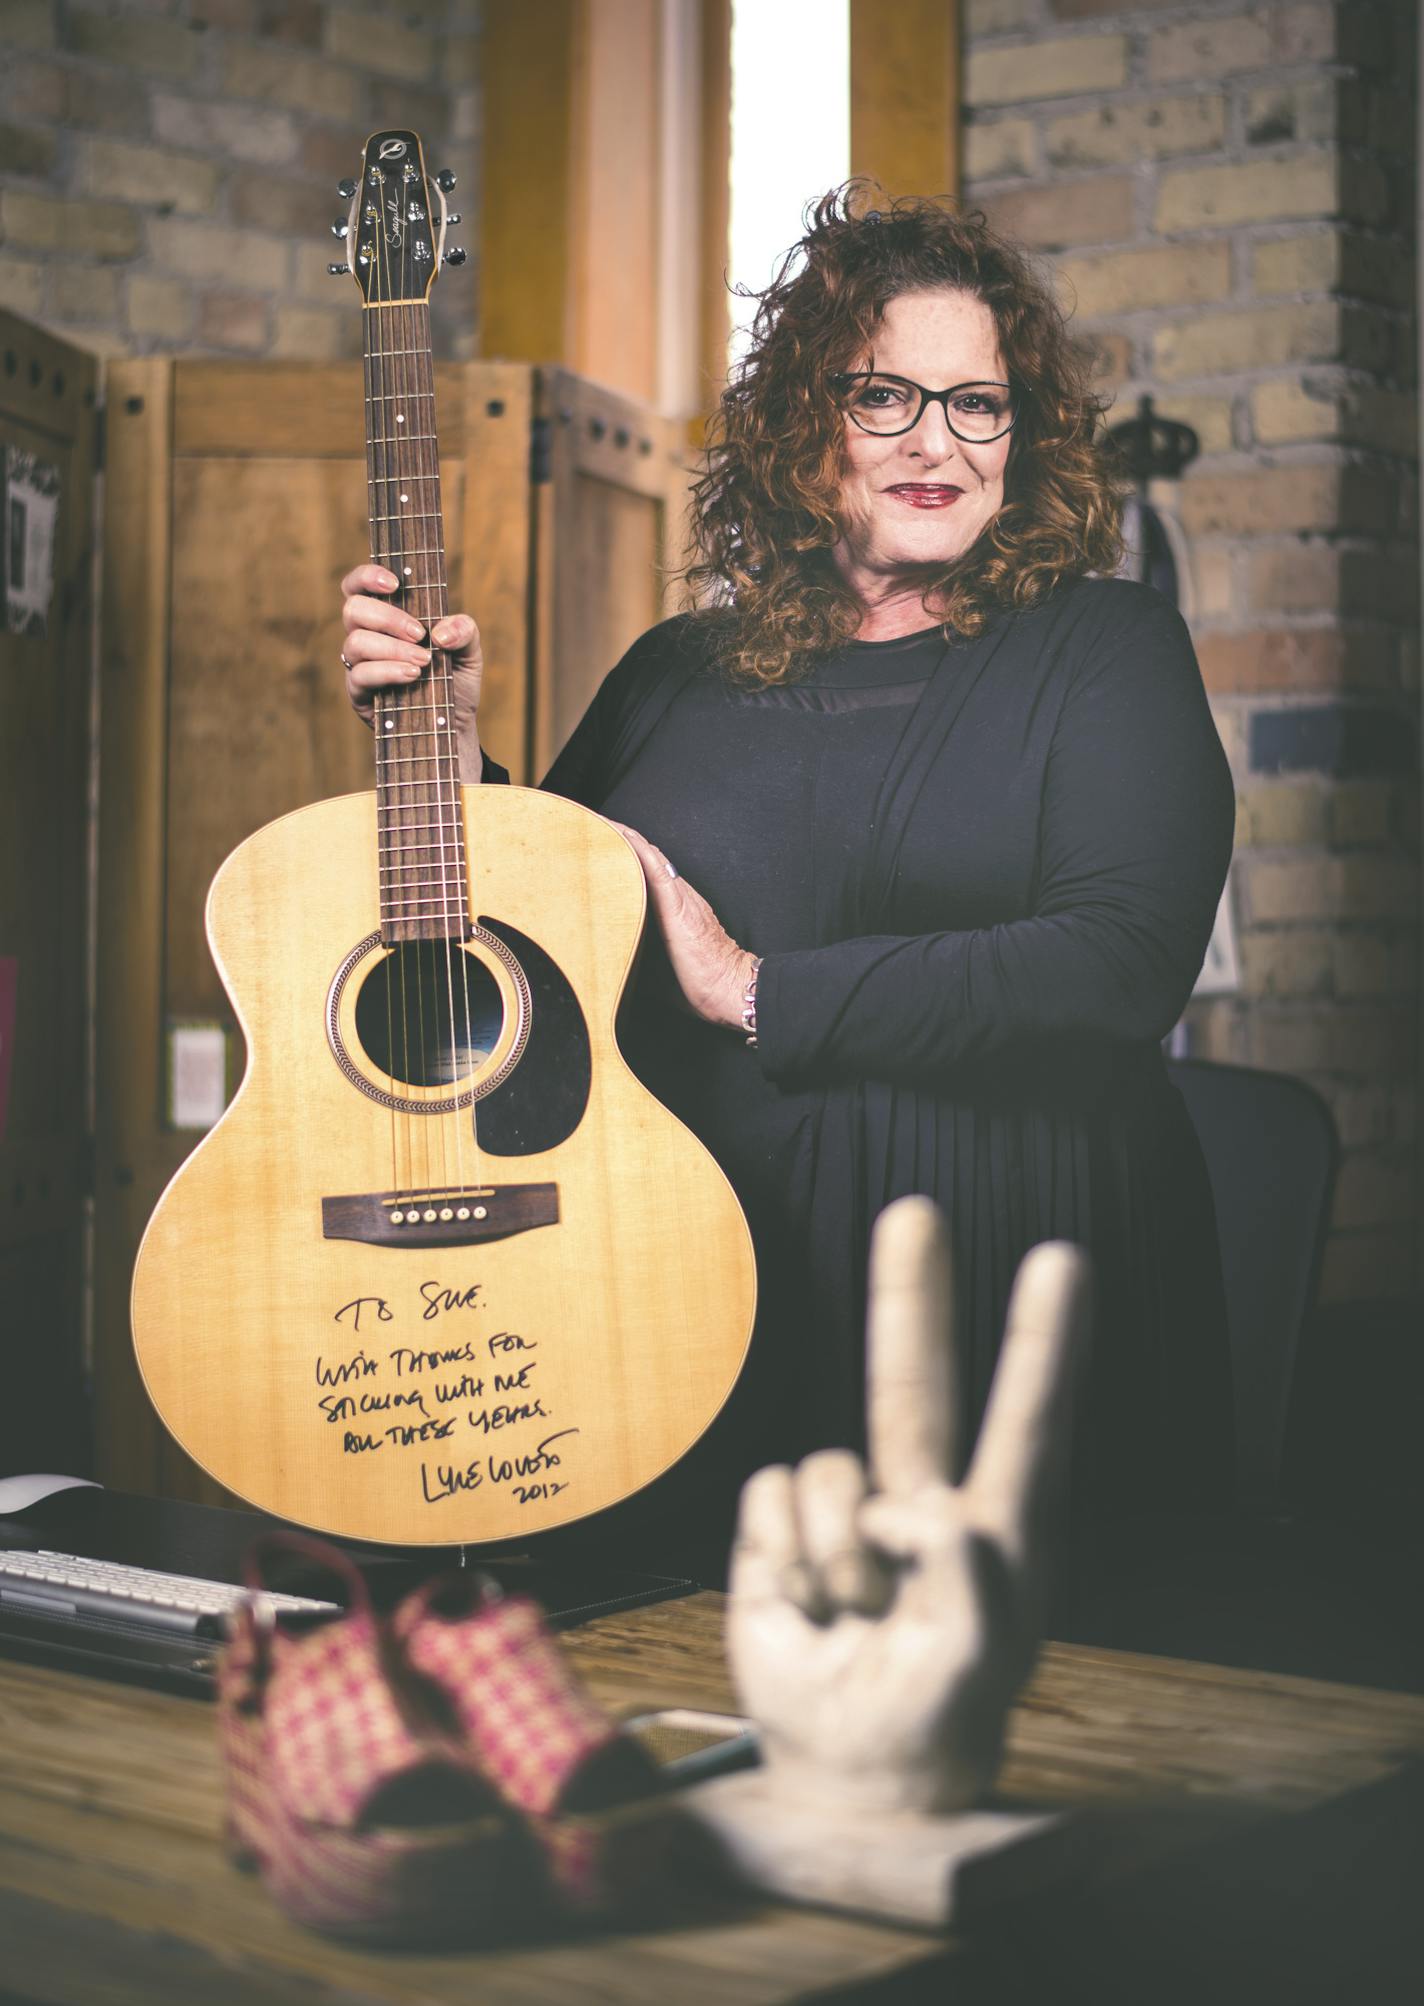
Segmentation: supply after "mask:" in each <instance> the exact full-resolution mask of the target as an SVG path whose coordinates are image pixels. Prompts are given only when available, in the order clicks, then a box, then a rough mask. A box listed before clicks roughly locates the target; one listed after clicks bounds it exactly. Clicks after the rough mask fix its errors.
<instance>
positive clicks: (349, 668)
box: [341, 564, 484, 782]
mask: <svg viewBox="0 0 1424 2006" xmlns="http://www.w3.org/2000/svg"><path fill="white" fill-rule="evenodd" d="M398 582H399V581H398V580H397V578H396V575H395V573H394V572H393V571H387V570H386V569H385V567H384V566H383V565H380V564H358V565H357V566H356V569H355V570H354V571H348V572H347V574H346V576H345V577H344V578H343V579H342V581H341V599H342V605H341V623H342V625H343V627H344V628H345V630H346V641H345V645H344V646H343V648H342V650H341V658H342V660H343V661H344V662H345V664H346V694H347V696H348V697H350V699H351V704H352V708H353V709H354V710H355V712H356V715H357V716H358V717H360V718H363V719H364V720H365V722H366V723H367V724H370V722H371V720H372V715H373V712H374V707H375V701H376V692H377V691H378V690H384V689H398V688H400V686H401V685H402V684H404V683H411V682H414V681H415V680H416V678H417V677H418V676H420V675H421V674H422V673H423V672H424V670H425V669H426V668H427V666H428V665H429V662H430V648H429V647H428V646H427V645H426V636H425V629H424V628H423V627H422V625H421V623H420V622H419V620H417V619H415V618H413V616H412V615H411V614H409V613H406V612H404V611H402V609H401V608H400V607H399V606H392V605H391V604H390V603H389V595H390V594H391V593H392V592H394V591H395V589H396V586H397V583H398ZM430 640H432V641H433V642H434V644H435V646H436V647H437V648H441V649H444V650H446V651H447V652H448V654H449V658H450V688H451V693H452V698H453V702H454V709H455V740H456V744H457V745H458V746H459V750H460V778H461V779H462V780H463V781H466V782H469V781H475V780H478V779H479V777H480V772H481V769H482V767H483V763H484V762H483V758H482V756H481V753H480V739H479V730H478V727H477V723H476V718H477V713H478V711H479V704H480V680H481V677H482V676H483V674H484V657H483V655H482V654H481V652H480V633H479V629H478V627H476V625H475V623H474V621H473V620H472V619H471V618H470V616H469V614H468V613H446V614H445V615H444V616H443V618H441V619H439V620H437V621H436V623H435V626H434V628H433V630H432V632H431V634H430Z"/></svg>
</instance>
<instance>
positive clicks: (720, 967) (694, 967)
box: [610, 818, 754, 1030]
mask: <svg viewBox="0 0 1424 2006" xmlns="http://www.w3.org/2000/svg"><path fill="white" fill-rule="evenodd" d="M610 819H611V818H610ZM613 827H614V828H615V829H617V830H618V832H619V834H620V835H623V836H626V837H627V838H628V841H629V842H630V843H631V844H632V845H633V848H634V850H635V852H636V853H637V858H638V862H639V863H640V864H641V865H642V866H643V876H644V878H645V879H646V880H647V886H648V897H649V898H650V899H651V900H652V904H653V912H654V914H655V915H656V917H657V922H658V930H659V932H660V933H661V934H662V937H663V942H664V945H665V946H666V948H667V952H668V960H669V961H670V962H671V963H672V972H673V974H674V975H675V976H676V977H677V980H678V985H679V987H680V988H681V990H682V993H683V995H684V997H685V998H686V999H687V1005H688V1008H689V1009H690V1010H691V1011H692V1012H693V1014H694V1015H695V1016H698V1017H701V1018H703V1019H705V1021H706V1022H707V1023H709V1024H725V1025H726V1026H728V1027H729V1028H730V1029H735V1030H740V1029H741V1027H742V1005H743V1001H744V999H745V997H746V993H747V984H748V983H749V982H750V981H751V979H752V966H753V962H754V956H752V955H750V954H748V953H747V951H746V949H745V948H744V947H738V945H737V943H736V941H734V940H733V939H732V938H731V936H730V935H729V934H728V933H727V931H726V929H725V928H724V927H723V925H722V922H721V921H720V920H719V919H718V917H717V915H716V913H715V912H713V910H712V908H711V906H710V905H708V903H707V901H706V899H705V898H703V896H702V894H701V892H699V891H697V890H695V889H694V887H693V886H692V885H690V884H689V883H688V882H687V879H686V878H684V877H679V875H678V873H677V872H676V870H674V868H673V866H672V865H671V864H670V863H669V862H668V860H667V858H666V857H665V856H664V855H663V853H662V851H661V850H660V849H658V848H657V847H656V845H655V844H653V843H650V842H649V841H648V839H647V837H646V836H640V835H639V834H638V832H637V830H636V829H630V828H628V827H627V826H626V825H625V824H624V823H622V822H614V823H613Z"/></svg>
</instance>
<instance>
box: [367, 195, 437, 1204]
mask: <svg viewBox="0 0 1424 2006" xmlns="http://www.w3.org/2000/svg"><path fill="white" fill-rule="evenodd" d="M387 199H388V198H387V190H386V183H385V181H384V180H382V182H381V194H380V202H379V208H380V211H381V213H380V215H379V218H378V221H377V230H378V232H379V236H380V242H381V247H382V251H383V254H384V257H385V262H386V272H387V285H386V297H387V299H388V300H397V299H399V298H400V297H401V294H400V293H399V292H398V291H397V289H396V286H397V276H393V275H392V272H391V265H392V259H391V254H390V241H389V238H388V237H387V235H386V216H385V207H386V202H387ZM397 202H398V203H399V198H397ZM399 213H400V212H399V206H398V207H397V215H399ZM398 276H403V275H398ZM397 311H399V309H397ZM390 318H391V316H390V314H388V313H383V314H382V318H381V328H382V332H383V333H385V332H386V331H387V329H388V323H389V320H390ZM396 344H397V351H399V349H400V348H401V347H402V346H403V345H404V344H403V343H402V341H401V337H400V334H399V331H397V334H396ZM388 363H389V358H388V357H386V356H384V355H383V357H382V366H381V402H380V407H379V410H380V429H381V437H382V438H383V439H384V440H385V441H386V471H387V473H388V474H389V475H391V484H392V486H393V487H394V489H395V492H396V494H397V495H399V494H400V492H401V490H402V489H403V488H404V486H405V482H404V481H403V479H402V478H401V476H402V474H403V472H404V471H405V451H404V447H405V435H404V434H402V433H401V432H400V430H399V428H398V425H397V423H396V420H398V419H401V418H403V416H404V414H403V413H402V412H400V411H399V410H397V411H395V412H393V411H392V408H391V407H392V406H393V405H398V404H399V403H400V401H401V388H402V384H401V372H402V368H403V364H402V362H401V361H400V360H397V362H396V365H395V372H394V376H392V374H391V371H390V368H389V366H388ZM397 441H400V443H399V444H397ZM391 513H392V515H393V516H394V517H395V518H396V529H395V537H394V547H395V557H396V562H395V563H394V564H393V565H392V567H391V568H392V570H393V571H394V572H395V574H396V577H397V580H398V584H397V587H396V590H397V593H398V595H399V598H400V600H401V602H402V605H403V607H404V610H405V611H406V612H407V613H409V614H412V615H413V614H414V613H415V611H416V609H415V607H414V606H412V605H411V604H410V601H411V599H412V598H414V597H419V596H422V595H421V594H420V588H419V586H418V585H417V584H416V582H415V576H414V569H413V567H412V566H411V565H409V564H407V563H406V556H407V552H406V541H407V539H406V534H405V527H404V524H403V522H402V521H401V519H400V517H399V514H398V512H397V510H395V509H392V511H391ZM407 574H409V575H410V581H411V582H410V583H409V584H407V583H406V577H407ZM423 680H424V679H423V678H418V679H417V681H416V682H415V684H413V685H411V684H407V685H406V686H405V687H404V688H403V690H402V715H403V716H404V718H405V720H406V722H407V723H410V722H411V720H412V719H413V718H414V717H416V716H417V715H418V712H417V711H416V707H415V706H416V703H417V702H418V698H417V696H416V694H415V693H416V691H418V690H419V688H420V683H421V681H423ZM401 787H402V790H403V792H404V793H405V795H406V796H407V797H410V798H408V800H407V803H406V806H407V810H408V815H409V819H408V820H407V817H406V816H398V817H397V820H398V821H401V822H405V823H406V825H407V826H412V825H413V824H414V821H415V816H416V813H417V812H419V814H420V817H421V819H422V821H425V820H427V819H428V816H429V808H428V806H424V807H422V808H421V809H420V810H419V811H417V810H416V802H415V799H414V798H413V797H414V796H415V795H416V793H417V792H419V793H421V794H423V793H425V792H426V790H425V789H424V788H422V787H421V786H420V782H419V780H418V779H417V777H416V775H415V774H413V773H411V772H410V771H409V769H408V768H403V769H402V773H401ZM430 847H431V846H430V836H429V830H428V829H426V831H425V832H424V834H423V837H422V844H421V847H420V849H419V850H418V851H417V854H416V856H415V858H414V859H413V860H412V862H413V866H414V870H415V877H416V887H417V889H416V890H415V891H414V892H412V890H411V888H410V886H409V884H403V885H402V886H401V894H400V905H401V920H402V924H403V925H405V924H407V923H409V922H411V921H412V920H413V921H414V930H415V941H414V945H415V956H414V967H415V1009H416V1018H415V1022H416V1042H417V1044H418V1046H419V1052H420V1081H421V1085H422V1086H427V1085H428V1084H429V1079H430V1066H429V1061H428V1059H427V1055H426V1050H425V956H424V952H423V949H424V947H425V945H426V940H425V936H424V935H423V934H422V933H421V931H420V923H421V918H422V915H423V910H424V900H423V894H424V892H425V889H426V884H427V879H428V876H429V870H430ZM405 946H406V949H407V952H406V956H405V958H406V960H407V961H409V960H410V959H411V957H410V953H409V949H410V946H411V940H410V936H409V934H407V936H406V940H405ZM432 951H433V950H432ZM412 1135H413V1136H418V1137H419V1138H420V1142H421V1154H422V1159H423V1160H422V1163H421V1180H420V1181H421V1184H422V1185H423V1187H424V1189H425V1190H427V1191H428V1190H429V1189H430V1187H431V1181H432V1179H431V1168H430V1130H429V1127H428V1126H427V1125H426V1122H425V1121H418V1122H417V1123H416V1124H415V1127H414V1129H413V1130H412Z"/></svg>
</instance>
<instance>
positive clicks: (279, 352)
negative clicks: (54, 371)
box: [0, 0, 478, 360]
mask: <svg viewBox="0 0 1424 2006" xmlns="http://www.w3.org/2000/svg"><path fill="white" fill-rule="evenodd" d="M475 9H476V0H402V4H401V6H400V7H399V8H398V9H382V8H379V7H377V6H376V5H375V4H374V0H370V4H368V5H367V6H366V7H360V6H345V5H343V4H341V0H117V4H109V5H105V4H103V0H0V305H3V306H6V307H9V308H10V309H11V310H12V311H14V312H16V313H21V314H24V315H26V316H27V317H28V318H30V319H32V320H35V321H39V322H40V323H42V324H43V325H44V326H46V327H50V328H52V329H54V330H55V331H56V332H58V333H62V334H63V335H65V336H66V337H67V338H68V339H70V340H72V341H75V342H77V343H78V344H79V345H80V346H82V347H86V348H90V349H94V350H96V351H98V352H100V353H102V354H116V353H129V354H142V353H146V352H161V353H163V354H175V355H176V354H184V355H245V356H296V357H300V358H303V359H307V360H320V359H322V358H325V357H330V356H342V355H350V354H354V353H359V350H360V345H361V331H360V330H361V316H360V311H359V296H358V295H357V292H356V288H355V285H354V283H353V282H352V280H351V279H349V278H345V279H338V278H331V277H329V276H328V274H327V269H326V268H327V266H328V264H330V263H331V262H332V260H333V259H335V258H337V257H339V256H340V255H341V249H340V246H339V245H338V244H337V242H336V240H335V238H333V237H332V236H331V235H330V234H329V233H328V225H329V223H330V221H331V219H332V218H333V217H334V216H336V215H337V214H338V213H340V212H341V211H342V210H343V209H344V206H345V205H344V204H343V203H341V202H340V201H339V200H338V198H337V196H336V193H335V188H336V183H337V182H338V181H339V180H340V179H341V177H342V176H343V175H346V174H351V173H353V172H355V171H357V169H358V168H359V165H360V157H361V147H362V145H363V143H364V141H365V139H366V136H367V134H368V133H370V132H372V131H373V130H375V129H376V128H378V127H380V126H383V125H406V126H413V127H414V128H415V129H416V131H418V132H419V133H420V134H421V136H422V138H423V140H424V142H425V147H426V161H427V165H428V166H429V167H430V168H432V169H436V168H440V167H445V166H450V167H452V168H453V169H454V170H455V172H456V173H457V174H458V176H459V184H460V185H459V188H458V190H457V199H456V201H455V207H456V208H457V209H459V210H461V211H462V213H463V214H465V215H466V216H469V217H471V218H472V219H473V217H474V215H475V213H476V212H477V209H478V203H477V201H476V199H475V198H476V189H475V186H474V168H475V156H476V149H475V118H476V96H475V90H474V78H475V67H476V50H477V34H476V21H475ZM453 241H456V242H460V243H464V244H466V245H468V246H469V247H470V249H471V253H472V256H471V262H470V263H469V264H467V265H466V266H464V267H463V269H461V270H458V271H455V270H451V271H447V272H446V273H445V274H444V275H443V276H442V278H441V280H440V282H439V284H438V285H437V286H436V288H435V292H434V294H433V295H432V322H433V325H434V329H435V337H436V343H437V347H438V348H439V349H440V351H441V352H442V353H444V354H447V355H456V356H461V355H466V354H470V353H473V328H474V296H475V265H474V258H473V250H474V246H473V242H472V237H471V231H470V226H469V225H466V226H465V228H464V229H463V230H460V231H456V232H455V233H454V236H453Z"/></svg>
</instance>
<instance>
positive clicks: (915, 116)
mask: <svg viewBox="0 0 1424 2006" xmlns="http://www.w3.org/2000/svg"><path fill="white" fill-rule="evenodd" d="M959 77H960V39H959V0H850V162H851V172H852V174H868V175H871V176H873V177H874V179H875V180H877V181H879V182H880V183H881V184H882V185H883V186H884V188H885V189H886V190H887V191H888V192H889V193H890V194H891V195H950V196H953V195H957V194H958V192H959V120H960V113H959V96H960V91H959Z"/></svg>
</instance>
